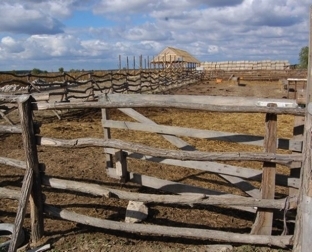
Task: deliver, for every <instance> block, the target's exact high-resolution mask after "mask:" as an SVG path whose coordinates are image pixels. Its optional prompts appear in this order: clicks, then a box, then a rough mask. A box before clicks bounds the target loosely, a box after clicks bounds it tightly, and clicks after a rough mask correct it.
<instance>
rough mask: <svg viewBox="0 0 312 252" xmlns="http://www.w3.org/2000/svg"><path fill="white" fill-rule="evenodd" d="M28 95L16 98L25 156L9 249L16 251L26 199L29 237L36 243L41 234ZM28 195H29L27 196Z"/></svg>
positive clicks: (33, 140)
mask: <svg viewBox="0 0 312 252" xmlns="http://www.w3.org/2000/svg"><path fill="white" fill-rule="evenodd" d="M30 99H31V97H30V95H22V96H21V97H20V98H19V100H18V109H19V115H20V122H21V128H22V137H23V144H24V150H25V156H26V173H25V177H24V180H23V186H22V192H21V193H22V195H21V198H20V200H19V205H18V210H17V215H16V219H15V225H14V232H13V235H12V242H11V243H10V247H9V251H10V252H13V251H16V249H17V248H16V245H17V240H18V235H19V233H20V230H21V228H22V226H23V221H24V217H25V213H26V205H27V200H28V198H29V201H30V216H31V239H32V242H34V243H36V242H38V241H39V239H40V238H41V237H42V236H43V200H42V191H41V178H40V173H39V162H38V155H37V146H36V140H35V139H36V138H35V133H34V123H33V120H32V111H31V100H30ZM29 195H30V197H29Z"/></svg>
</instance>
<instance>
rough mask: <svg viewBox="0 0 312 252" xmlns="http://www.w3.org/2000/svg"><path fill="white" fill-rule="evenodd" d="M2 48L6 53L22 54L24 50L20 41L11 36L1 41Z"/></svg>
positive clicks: (0, 46)
mask: <svg viewBox="0 0 312 252" xmlns="http://www.w3.org/2000/svg"><path fill="white" fill-rule="evenodd" d="M0 48H1V49H2V50H3V51H5V52H6V53H20V52H22V51H23V50H24V48H23V46H22V45H21V44H20V43H19V42H18V41H15V40H14V39H13V38H12V37H9V36H8V37H3V38H2V39H1V43H0Z"/></svg>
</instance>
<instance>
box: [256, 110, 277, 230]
mask: <svg viewBox="0 0 312 252" xmlns="http://www.w3.org/2000/svg"><path fill="white" fill-rule="evenodd" d="M274 105H275V104H274ZM265 123H266V134H265V139H264V140H265V141H264V145H265V146H264V148H265V152H269V153H276V149H277V115H276V114H270V113H268V114H266V117H265ZM275 174H276V164H275V163H269V162H264V163H263V169H262V182H261V194H262V199H274V195H275ZM272 224H273V211H272V210H267V209H258V211H257V216H256V220H255V223H254V225H253V227H252V230H251V234H258V235H271V233H272Z"/></svg>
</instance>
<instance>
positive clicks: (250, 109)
mask: <svg viewBox="0 0 312 252" xmlns="http://www.w3.org/2000/svg"><path fill="white" fill-rule="evenodd" d="M47 101H49V97H47V96H46V94H34V95H28V94H27V95H21V96H10V95H1V96H0V102H5V103H14V104H17V107H18V110H19V116H20V125H11V126H9V125H1V126H0V133H6V134H9V133H10V134H12V133H19V134H22V137H23V143H24V149H25V160H26V161H22V160H15V159H9V158H7V157H0V163H1V164H4V165H8V166H13V167H16V168H23V169H25V170H26V171H25V176H24V181H23V184H22V188H21V192H18V191H14V190H12V189H8V188H0V197H4V198H12V199H18V200H19V205H18V211H17V215H16V220H15V228H14V232H13V235H12V241H11V243H10V250H9V251H15V250H16V248H17V246H18V237H19V234H20V230H21V228H22V225H23V220H24V216H25V211H26V204H27V201H28V199H29V200H30V202H31V204H30V206H31V239H32V241H38V240H39V239H40V238H41V237H42V236H43V235H44V225H43V218H44V215H43V213H44V212H45V213H47V214H49V215H51V216H55V217H57V218H62V219H66V220H70V221H75V222H78V223H83V224H88V225H91V226H95V227H100V228H105V229H111V230H120V231H127V232H139V233H148V234H157V235H166V236H177V237H193V238H202V239H212V240H218V241H223V242H230V243H246V244H262V245H263V244H265V245H270V246H277V247H283V248H284V247H288V246H291V245H292V244H293V242H294V236H293V235H292V234H287V224H286V219H287V217H286V213H287V211H288V210H290V209H296V208H297V203H299V205H300V204H301V202H300V201H299V202H298V197H297V196H298V190H295V191H294V192H293V194H292V195H289V196H287V197H284V198H279V199H276V198H275V185H280V186H285V187H291V188H293V189H298V188H299V187H300V179H299V178H298V177H292V176H286V175H283V174H279V173H277V172H276V164H280V165H283V166H285V167H289V168H290V169H291V168H293V167H295V166H296V165H298V163H299V164H300V163H301V162H302V161H303V158H304V157H303V156H302V153H301V152H302V138H301V139H300V138H294V139H279V138H278V137H277V132H276V131H277V118H278V115H282V114H288V115H294V116H301V117H302V116H304V114H305V109H302V108H301V107H298V106H297V104H296V101H295V100H285V99H264V98H261V99H260V98H246V97H218V96H183V95H176V96H175V95H165V96H162V95H143V94H105V95H102V96H99V99H98V101H89V102H82V101H71V102H56V103H51V102H47ZM146 107H154V108H176V109H187V110H190V109H191V110H203V111H210V112H227V113H234V112H235V113H265V114H266V118H265V122H264V127H265V129H266V130H265V132H266V133H265V135H264V136H253V135H245V134H237V133H231V132H218V131H211V130H199V129H189V128H183V127H177V126H167V125H158V124H156V123H155V122H154V121H152V120H151V119H149V118H147V117H145V116H143V115H142V114H140V113H138V112H137V111H136V110H134V109H135V108H146ZM86 108H87V109H101V110H102V127H103V134H104V138H78V139H57V138H51V137H45V136H43V135H40V134H39V132H40V130H39V129H40V125H39V124H38V123H34V122H33V118H32V114H33V113H32V112H33V111H43V110H62V109H69V110H71V109H86ZM109 108H118V109H119V110H120V111H121V112H123V113H124V114H126V115H127V116H130V117H131V118H132V119H134V120H135V121H137V122H133V120H132V121H131V122H130V121H129V122H128V121H116V120H111V119H110V115H109V110H108V109H109ZM111 128H117V129H124V130H135V131H145V132H153V133H158V134H160V135H161V136H163V138H164V139H165V140H166V141H169V142H170V143H171V144H173V145H174V146H176V147H177V148H178V149H179V150H170V149H161V148H154V147H151V146H147V145H144V144H141V143H134V142H127V141H124V140H122V139H112V138H111V136H110V135H111V134H110V129H111ZM179 136H187V137H195V138H203V139H208V140H209V139H215V140H219V141H227V142H236V143H239V144H248V145H256V146H263V147H264V152H263V151H261V152H222V153H220V152H205V151H198V150H196V149H195V148H194V147H193V146H191V145H190V144H189V143H188V142H186V141H184V140H182V139H181V138H179ZM39 145H41V146H51V147H61V148H86V147H99V148H104V150H105V153H106V165H107V167H106V168H107V173H108V174H109V175H110V176H112V177H114V178H117V179H118V180H120V181H122V182H123V183H127V182H129V181H131V182H135V183H138V184H140V185H142V186H146V187H151V188H154V189H157V190H161V191H165V192H167V193H170V194H165V195H164V194H161V195H158V194H142V193H134V192H130V191H124V190H116V189H113V188H109V187H103V186H99V185H97V184H86V183H82V182H74V181H68V180H65V179H60V178H54V177H48V176H46V175H44V172H43V171H44V170H43V165H41V164H40V160H39V158H38V154H37V146H39ZM277 149H287V150H292V151H293V153H292V154H277ZM128 159H139V160H140V159H142V160H148V161H151V162H157V163H164V164H170V165H175V166H181V167H186V168H191V169H197V170H200V171H205V172H210V173H215V174H218V175H219V176H221V177H222V178H224V179H225V180H227V181H229V183H230V184H232V186H236V187H237V188H239V189H240V190H241V191H243V192H244V193H246V194H247V195H249V196H248V197H243V196H239V195H233V194H225V193H223V192H220V191H214V190H211V189H209V188H201V187H195V186H190V185H187V184H183V183H178V182H173V181H169V180H164V179H160V178H156V177H152V176H147V175H145V174H137V173H134V172H132V171H131V166H129V165H127V163H128V162H127V160H128ZM232 160H236V161H243V160H248V161H257V162H263V169H262V171H261V170H254V169H251V168H244V167H237V166H231V165H225V164H223V163H220V162H218V161H232ZM77 168H79V167H77ZM45 169H49V167H46V168H45ZM252 181H259V182H261V188H262V189H261V190H260V189H259V188H256V187H255V186H254V185H253V184H252ZM41 185H46V186H50V187H52V188H59V189H63V190H64V189H66V190H70V191H76V192H84V193H89V194H92V195H98V196H105V197H115V198H119V199H125V200H135V201H142V202H146V203H154V204H175V205H185V204H186V205H192V204H195V205H218V206H220V207H230V208H235V209H240V210H242V211H248V212H251V213H254V214H255V217H256V218H255V223H254V225H253V227H252V229H251V234H241V233H233V232H225V231H216V230H212V229H209V228H208V227H207V228H205V229H204V228H201V229H199V228H179V227H171V226H166V227H164V226H160V225H148V224H129V223H121V222H115V221H111V220H104V219H99V218H94V217H90V216H85V215H82V214H78V213H75V212H71V211H68V210H65V209H62V208H58V207H55V206H51V205H47V204H45V202H44V201H43V197H42V196H41V194H42V188H41ZM234 199H235V200H234ZM86 204H87V203H86ZM256 208H257V210H256ZM276 210H278V211H280V210H283V211H284V218H285V219H284V221H285V226H284V231H285V232H284V233H283V234H281V235H271V234H272V221H273V213H274V212H275V211H276ZM296 228H300V229H302V228H303V227H302V226H296ZM295 238H296V237H295ZM295 242H296V241H295Z"/></svg>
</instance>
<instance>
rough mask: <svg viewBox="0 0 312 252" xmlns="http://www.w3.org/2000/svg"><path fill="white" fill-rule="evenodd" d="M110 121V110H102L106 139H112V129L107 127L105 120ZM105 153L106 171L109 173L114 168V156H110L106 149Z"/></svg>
mask: <svg viewBox="0 0 312 252" xmlns="http://www.w3.org/2000/svg"><path fill="white" fill-rule="evenodd" d="M108 119H109V114H108V110H107V109H102V126H103V130H104V139H110V138H111V132H110V128H106V127H105V120H108ZM104 152H105V162H106V170H107V171H108V168H112V167H113V155H111V154H108V153H107V151H106V149H105V148H104Z"/></svg>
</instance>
